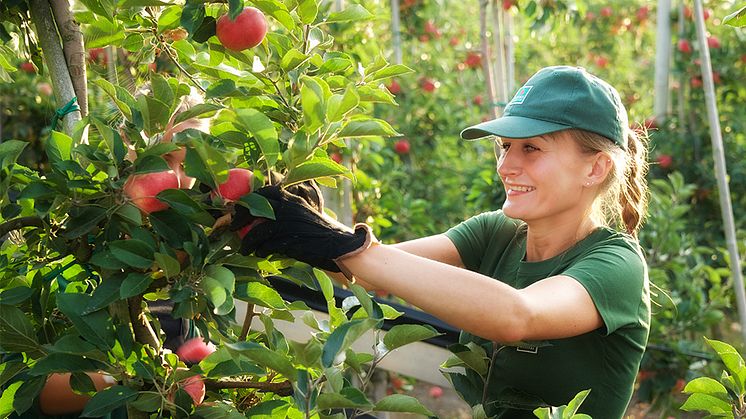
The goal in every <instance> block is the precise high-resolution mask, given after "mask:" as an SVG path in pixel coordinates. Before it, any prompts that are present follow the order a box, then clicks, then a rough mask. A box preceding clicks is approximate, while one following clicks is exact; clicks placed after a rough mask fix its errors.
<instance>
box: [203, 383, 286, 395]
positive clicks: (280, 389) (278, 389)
mask: <svg viewBox="0 0 746 419" xmlns="http://www.w3.org/2000/svg"><path fill="white" fill-rule="evenodd" d="M204 382H205V386H206V387H209V388H210V389H212V390H221V389H230V388H255V389H257V390H259V391H262V392H265V393H275V394H277V395H278V396H290V395H291V394H293V385H292V383H290V381H281V382H279V383H268V382H256V381H226V380H220V381H218V380H204Z"/></svg>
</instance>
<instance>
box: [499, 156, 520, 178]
mask: <svg viewBox="0 0 746 419" xmlns="http://www.w3.org/2000/svg"><path fill="white" fill-rule="evenodd" d="M517 160H518V159H517V158H516V156H515V153H511V152H510V150H503V151H502V153H501V154H500V156H499V157H498V159H497V174H499V175H500V176H502V177H506V176H513V175H515V174H516V173H517V172H518V171H519V170H520V165H519V164H518V161H517Z"/></svg>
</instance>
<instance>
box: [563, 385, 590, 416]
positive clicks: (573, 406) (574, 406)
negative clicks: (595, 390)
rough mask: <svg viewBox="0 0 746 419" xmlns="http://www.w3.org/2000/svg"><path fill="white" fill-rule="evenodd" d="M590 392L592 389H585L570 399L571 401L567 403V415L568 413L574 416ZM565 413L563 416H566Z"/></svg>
mask: <svg viewBox="0 0 746 419" xmlns="http://www.w3.org/2000/svg"><path fill="white" fill-rule="evenodd" d="M590 392H591V390H590V389H588V390H583V391H581V392H579V393H578V394H576V395H575V397H573V399H572V400H571V401H570V403H568V404H567V409H565V415H567V417H573V415H575V413H576V412H577V411H578V409H580V405H581V404H583V402H584V401H585V399H586V397H588V394H589V393H590ZM565 415H563V416H562V417H565Z"/></svg>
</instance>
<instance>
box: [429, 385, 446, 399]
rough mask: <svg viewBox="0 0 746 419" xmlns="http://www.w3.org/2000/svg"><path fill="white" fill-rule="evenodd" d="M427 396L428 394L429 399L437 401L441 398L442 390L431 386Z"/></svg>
mask: <svg viewBox="0 0 746 419" xmlns="http://www.w3.org/2000/svg"><path fill="white" fill-rule="evenodd" d="M428 394H430V397H432V398H433V399H439V398H441V397H442V396H443V389H442V388H440V387H439V386H432V387H430V390H428Z"/></svg>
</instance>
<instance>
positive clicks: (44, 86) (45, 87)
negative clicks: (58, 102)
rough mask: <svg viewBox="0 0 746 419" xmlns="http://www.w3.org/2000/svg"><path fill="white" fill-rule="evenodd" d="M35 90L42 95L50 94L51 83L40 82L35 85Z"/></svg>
mask: <svg viewBox="0 0 746 419" xmlns="http://www.w3.org/2000/svg"><path fill="white" fill-rule="evenodd" d="M36 91H37V92H39V94H40V95H42V96H52V85H51V84H49V83H47V82H42V83H39V84H37V85H36Z"/></svg>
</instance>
